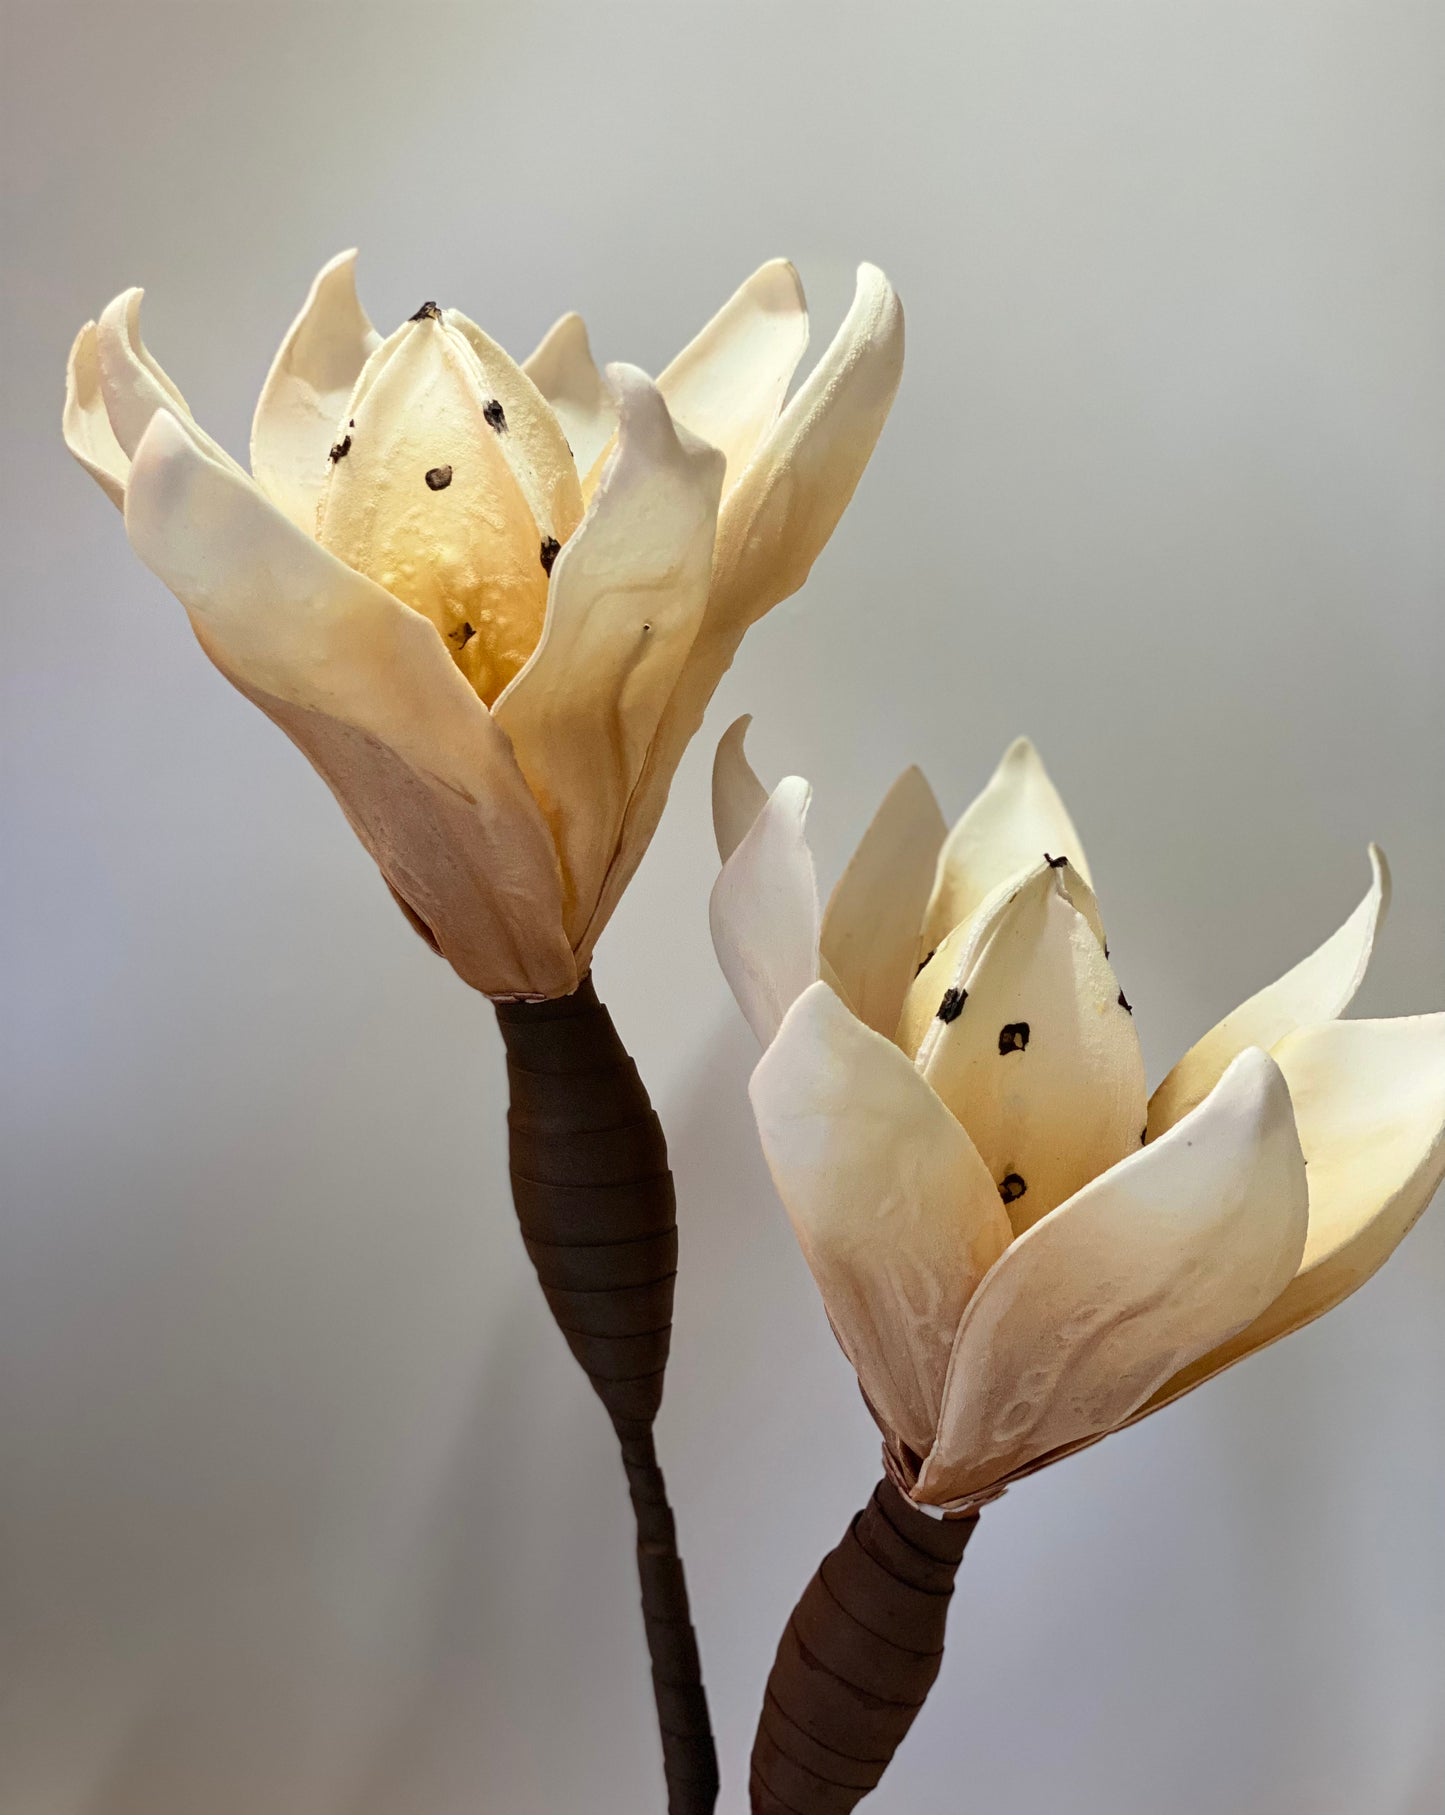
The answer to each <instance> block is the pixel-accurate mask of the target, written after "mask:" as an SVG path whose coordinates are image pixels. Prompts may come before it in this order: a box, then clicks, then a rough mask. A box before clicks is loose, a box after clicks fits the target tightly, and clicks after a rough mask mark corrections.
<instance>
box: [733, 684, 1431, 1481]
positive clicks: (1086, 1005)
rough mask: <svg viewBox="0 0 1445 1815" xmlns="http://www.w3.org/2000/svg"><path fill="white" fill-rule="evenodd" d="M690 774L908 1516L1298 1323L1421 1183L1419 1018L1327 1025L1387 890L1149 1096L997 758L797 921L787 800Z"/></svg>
mask: <svg viewBox="0 0 1445 1815" xmlns="http://www.w3.org/2000/svg"><path fill="white" fill-rule="evenodd" d="M746 724H747V721H746V720H740V721H739V723H738V724H737V725H735V726H733V728H732V729H731V730H730V731H729V732H728V733H727V734H726V736H725V737H724V739H723V742H722V744H721V746H720V748H719V751H718V758H717V763H716V766H715V770H714V818H715V822H716V827H717V836H718V848H719V853H720V855H721V857H722V860H723V868H722V872H721V874H720V876H719V878H718V882H717V885H716V888H715V889H714V892H713V900H712V925H713V936H714V940H715V942H716V945H717V950H718V955H719V958H720V960H721V963H722V967H723V970H724V972H725V973H726V975H727V978H728V981H729V983H730V984H731V986H732V989H733V992H734V994H735V995H736V997H737V999H738V1002H739V1004H740V1006H741V1007H742V1009H743V1011H744V1013H745V1014H746V1016H747V1018H748V1020H749V1021H750V1023H751V1024H752V1027H753V1029H754V1031H755V1032H756V1033H757V1035H758V1038H759V1040H760V1041H761V1042H762V1044H763V1046H764V1048H765V1051H764V1054H763V1057H762V1060H761V1061H760V1063H759V1064H758V1067H757V1069H756V1071H755V1072H754V1074H753V1077H752V1082H751V1087H750V1089H751V1097H752V1103H753V1108H754V1111H755V1114H756V1118H757V1123H758V1129H759V1133H760V1135H761V1139H762V1145H763V1149H764V1152H765V1154H766V1156H767V1160H768V1164H769V1167H770V1170H771V1172H772V1175H773V1178H774V1181H775V1182H776V1185H777V1188H778V1192H779V1195H780V1196H781V1198H782V1200H783V1203H784V1205H785V1206H786V1208H787V1211H788V1214H789V1216H790V1218H791V1220H792V1223H793V1227H794V1229H795V1231H796V1233H797V1236H798V1240H799V1242H800V1244H801V1246H802V1249H803V1252H804V1254H805V1256H806V1257H807V1260H808V1263H809V1266H810V1267H811V1269H812V1272H813V1275H814V1278H815V1279H816V1281H817V1284H818V1286H819V1288H820V1290H821V1292H822V1295H823V1299H824V1303H825V1306H826V1308H827V1312H828V1316H829V1318H830V1320H831V1322H832V1325H833V1329H834V1331H835V1332H836V1334H837V1337H838V1340H839V1342H840V1344H841V1345H842V1347H843V1349H844V1351H845V1353H846V1354H847V1356H848V1358H849V1360H850V1361H851V1362H852V1364H853V1367H854V1368H855V1370H856V1372H857V1375H858V1379H859V1382H860V1384H861V1386H862V1389H863V1393H864V1396H865V1398H866V1400H867V1402H868V1404H869V1406H870V1408H871V1410H872V1411H873V1414H874V1416H875V1418H876V1419H877V1421H878V1423H879V1425H880V1426H881V1428H882V1430H883V1432H884V1438H885V1445H884V1449H885V1460H886V1464H887V1467H888V1469H889V1472H890V1474H891V1476H892V1477H893V1479H894V1481H895V1482H896V1484H897V1485H899V1486H900V1487H901V1488H902V1489H903V1490H904V1491H905V1492H906V1493H907V1494H909V1496H910V1497H911V1498H912V1499H913V1500H914V1501H915V1502H916V1503H917V1504H919V1505H923V1506H929V1507H934V1508H939V1509H945V1510H950V1511H962V1510H968V1509H971V1508H973V1507H976V1506H977V1505H979V1504H981V1503H982V1502H983V1501H985V1500H987V1499H989V1498H992V1497H993V1496H994V1495H996V1494H997V1493H999V1492H1001V1491H1002V1489H1003V1488H1004V1487H1005V1486H1006V1485H1007V1484H1008V1483H1009V1482H1010V1481H1012V1480H1015V1479H1017V1478H1018V1477H1019V1476H1020V1475H1023V1474H1027V1473H1030V1472H1032V1471H1033V1470H1034V1469H1036V1468H1039V1467H1041V1466H1044V1465H1045V1464H1046V1463H1049V1462H1052V1461H1055V1460H1057V1459H1058V1458H1059V1457H1061V1456H1063V1455H1066V1454H1068V1453H1070V1452H1071V1451H1073V1450H1076V1449H1078V1448H1080V1447H1082V1446H1083V1445H1085V1444H1087V1443H1090V1442H1093V1441H1095V1440H1097V1439H1098V1438H1099V1437H1101V1436H1103V1435H1104V1434H1105V1433H1107V1432H1109V1431H1111V1430H1114V1429H1117V1428H1118V1427H1119V1426H1121V1425H1123V1424H1126V1423H1129V1422H1131V1421H1132V1420H1134V1419H1136V1418H1139V1417H1142V1416H1143V1415H1145V1414H1146V1413H1148V1412H1151V1411H1154V1410H1156V1409H1158V1408H1159V1407H1160V1406H1162V1405H1166V1404H1168V1403H1169V1402H1170V1401H1171V1400H1173V1399H1177V1398H1178V1397H1179V1396H1180V1394H1181V1393H1184V1392H1187V1391H1189V1390H1190V1389H1191V1388H1193V1387H1195V1386H1198V1385H1199V1384H1200V1383H1201V1382H1202V1381H1204V1380H1207V1379H1209V1378H1211V1377H1212V1376H1213V1375H1215V1374H1217V1373H1219V1372H1220V1370H1221V1369H1222V1368H1225V1367H1228V1366H1230V1365H1231V1364H1232V1363H1234V1362H1236V1361H1239V1360H1241V1359H1242V1358H1243V1357H1245V1356H1246V1355H1250V1354H1253V1353H1254V1352H1255V1351H1256V1350H1258V1349H1260V1348H1263V1347H1264V1346H1265V1344H1267V1343H1271V1342H1274V1341H1276V1340H1277V1339H1278V1338H1279V1337H1281V1336H1285V1335H1288V1334H1289V1333H1290V1332H1291V1331H1293V1330H1297V1329H1299V1328H1300V1327H1301V1326H1302V1325H1304V1324H1306V1323H1309V1322H1310V1321H1312V1320H1313V1319H1314V1318H1316V1317H1318V1316H1320V1315H1321V1313H1323V1312H1325V1311H1327V1310H1329V1309H1330V1308H1331V1307H1332V1306H1333V1305H1336V1304H1338V1303H1339V1302H1340V1300H1341V1299H1343V1298H1345V1297H1347V1296H1348V1295H1349V1294H1350V1293H1351V1292H1353V1291H1354V1290H1355V1288H1356V1287H1357V1286H1359V1285H1360V1284H1362V1283H1363V1281H1364V1280H1365V1279H1367V1278H1368V1277H1369V1276H1370V1274H1372V1273H1373V1272H1374V1271H1375V1270H1376V1268H1377V1267H1379V1266H1380V1265H1381V1264H1382V1263H1383V1262H1384V1261H1385V1259H1386V1258H1387V1257H1388V1256H1389V1255H1390V1254H1391V1252H1392V1251H1393V1250H1394V1248H1395V1247H1396V1245H1397V1244H1398V1243H1399V1242H1400V1240H1401V1239H1402V1238H1403V1236H1404V1235H1405V1233H1406V1231H1407V1230H1408V1229H1409V1228H1410V1227H1411V1225H1412V1224H1413V1223H1414V1221H1415V1219H1416V1218H1417V1217H1418V1216H1419V1215H1420V1213H1421V1211H1423V1209H1424V1208H1425V1206H1426V1204H1427V1203H1428V1202H1429V1200H1430V1198H1431V1196H1432V1195H1433V1193H1434V1191H1435V1189H1436V1187H1437V1186H1438V1184H1439V1183H1440V1179H1441V1176H1442V1173H1445V1014H1433V1015H1422V1016H1417V1017H1412V1018H1405V1019H1400V1020H1382V1021H1343V1020H1340V1019H1338V1017H1339V1015H1340V1014H1341V1013H1342V1012H1343V1010H1344V1009H1345V1008H1346V1006H1347V1005H1348V1003H1349V1002H1350V999H1351V998H1352V997H1353V995H1354V993H1355V991H1356V989H1357V988H1358V987H1359V984H1360V982H1361V980H1362V978H1363V976H1364V972H1365V966H1366V963H1367V962H1368V959H1369V956H1370V951H1371V948H1372V945H1373V943H1374V939H1375V935H1376V932H1377V930H1378V928H1379V925H1380V923H1381V920H1382V918H1383V915H1384V912H1385V909H1386V906H1387V902H1388V895H1389V878H1388V872H1387V870H1386V868H1385V864H1384V860H1383V858H1382V857H1381V855H1380V853H1379V852H1378V851H1377V850H1376V849H1375V848H1374V847H1371V852H1370V856H1371V863H1372V868H1373V876H1372V881H1371V884H1370V888H1369V891H1368V893H1367V894H1366V896H1365V898H1364V900H1363V901H1362V902H1361V903H1360V905H1359V907H1358V908H1356V910H1355V912H1354V913H1353V914H1352V915H1351V916H1350V917H1349V919H1348V920H1347V921H1346V922H1345V924H1344V925H1343V926H1342V927H1341V928H1340V929H1339V930H1338V931H1337V932H1336V933H1335V934H1334V935H1333V936H1332V937H1331V938H1329V939H1327V940H1326V941H1325V943H1324V944H1323V945H1322V946H1320V947H1319V949H1318V950H1316V951H1315V952H1313V953H1312V954H1311V955H1310V956H1309V957H1307V958H1305V959H1304V960H1303V961H1302V962H1301V963H1299V964H1298V965H1296V966H1295V968H1294V969H1293V970H1291V971H1289V972H1288V973H1287V974H1286V975H1285V976H1283V977H1281V978H1280V979H1278V981H1276V982H1274V983H1271V984H1269V985H1268V986H1266V987H1265V988H1263V989H1261V990H1260V991H1259V992H1258V993H1257V994H1256V995H1253V996H1251V997H1250V999H1249V1000H1248V1001H1247V1002H1245V1003H1244V1004H1243V1005H1242V1006H1241V1007H1239V1008H1237V1009H1235V1010H1234V1012H1233V1013H1232V1014H1230V1015H1228V1016H1227V1017H1226V1018H1225V1019H1224V1020H1223V1021H1221V1022H1220V1024H1219V1025H1218V1026H1217V1027H1215V1028H1214V1029H1212V1030H1211V1031H1210V1032H1208V1033H1206V1034H1205V1035H1204V1037H1203V1038H1202V1039H1200V1040H1199V1041H1198V1042H1197V1043H1196V1044H1195V1045H1194V1046H1193V1047H1191V1048H1190V1050H1189V1051H1188V1052H1187V1053H1186V1054H1185V1055H1184V1057H1183V1058H1182V1059H1181V1060H1180V1061H1179V1063H1178V1064H1177V1065H1176V1066H1175V1067H1174V1068H1173V1070H1172V1071H1171V1072H1170V1073H1169V1075H1168V1076H1167V1077H1166V1078H1165V1079H1164V1080H1163V1082H1162V1083H1161V1084H1160V1085H1159V1086H1158V1088H1157V1089H1156V1090H1155V1091H1154V1092H1153V1094H1152V1096H1151V1095H1149V1094H1148V1093H1147V1091H1146V1084H1145V1073H1144V1065H1143V1061H1142V1058H1141V1056H1140V1050H1139V1041H1138V1037H1137V1035H1136V1032H1135V1023H1134V1011H1133V1007H1132V1005H1131V1004H1130V1002H1129V1001H1128V999H1127V997H1126V996H1125V993H1124V991H1123V989H1122V988H1121V987H1120V985H1119V980H1118V978H1117V977H1116V976H1115V974H1114V971H1113V968H1112V965H1111V962H1110V956H1109V947H1108V944H1107V942H1106V940H1105V937H1104V929H1103V924H1102V921H1101V919H1100V914H1099V907H1098V903H1097V901H1096V900H1095V897H1094V893H1093V889H1092V887H1091V886H1090V881H1089V869H1088V864H1087V861H1086V859H1085V856H1084V852H1083V848H1082V845H1081V843H1080V840H1079V836H1078V833H1077V831H1076V830H1075V828H1074V825H1073V823H1072V821H1071V820H1070V818H1069V815H1068V813H1067V811H1066V809H1065V807H1064V805H1063V802H1062V800H1061V799H1060V798H1059V795H1058V793H1057V792H1056V790H1055V789H1054V787H1053V785H1052V783H1051V782H1050V780H1049V777H1048V775H1047V773H1046V772H1045V770H1044V767H1043V764H1042V763H1041V762H1040V760H1039V757H1038V755H1037V753H1036V752H1035V750H1034V748H1033V746H1032V745H1031V744H1030V743H1028V742H1027V740H1023V739H1021V740H1020V741H1019V742H1017V743H1016V744H1014V745H1013V746H1012V748H1011V749H1010V750H1009V751H1008V753H1007V755H1006V756H1005V757H1004V759H1003V761H1002V763H1001V764H1000V765H999V768H998V770H997V772H996V773H995V775H994V776H993V779H992V780H991V781H990V782H989V784H988V786H987V787H986V788H985V790H984V792H983V793H982V794H981V795H980V796H979V798H978V799H977V800H976V801H974V803H973V804H972V805H971V806H970V807H969V808H968V810H967V812H965V813H964V815H963V817H962V818H961V819H960V820H959V821H958V823H957V825H955V826H954V827H953V829H952V830H951V831H949V830H948V828H947V827H946V826H945V824H944V821H943V819H942V816H941V815H940V813H939V810H938V807H937V804H936V803H935V801H934V797H933V795H932V793H931V791H930V790H929V787H928V784H927V782H926V781H925V780H924V779H923V776H922V775H921V774H920V773H919V772H918V770H916V769H910V770H908V771H907V772H906V773H905V774H904V775H903V776H902V777H901V778H900V779H899V780H898V781H897V782H896V783H895V784H894V786H893V788H892V790H891V791H890V792H889V794H888V796H887V797H886V799H885V800H884V802H883V805H882V807H881V808H880V809H879V812H878V814H877V816H876V817H875V818H874V820H873V822H872V824H871V825H870V826H869V828H868V830H867V832H866V834H865V835H864V838H863V841H862V843H861V844H860V845H859V847H858V850H857V852H856V854H855V855H854V857H853V858H852V860H851V861H850V863H849V864H848V866H847V868H846V870H845V872H844V874H843V876H842V879H841V880H840V881H839V883H838V886H837V887H836V889H835V890H834V891H833V894H832V897H831V899H830V900H829V902H828V905H827V908H826V911H824V910H822V909H820V905H819V895H818V889H817V883H816V880H815V873H814V866H813V860H812V856H811V853H810V851H809V848H808V844H807V839H806V836H805V830H804V820H805V816H806V813H807V808H808V801H809V793H810V791H809V788H808V785H807V783H806V782H804V781H802V780H800V779H799V778H798V777H796V776H790V777H788V778H787V779H786V780H784V781H783V782H782V783H780V784H779V786H778V787H777V788H776V789H775V790H774V791H773V793H772V794H771V795H769V794H768V793H767V792H766V790H765V789H764V788H763V786H762V784H761V783H760V782H759V781H758V779H757V777H756V776H755V775H754V774H753V772H752V770H751V769H750V767H749V766H748V763H747V760H746V757H745V756H744V754H743V745H742V739H743V732H744V730H745V728H746Z"/></svg>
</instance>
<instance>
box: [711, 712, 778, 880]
mask: <svg viewBox="0 0 1445 1815" xmlns="http://www.w3.org/2000/svg"><path fill="white" fill-rule="evenodd" d="M752 722H753V721H752V715H751V713H744V714H743V716H742V717H741V718H738V719H734V720H733V722H732V724H730V725H729V726H728V728H727V730H726V731H724V732H723V734H722V737H721V738H720V739H719V740H718V747H717V755H716V756H715V757H714V758H713V764H712V829H713V835H714V837H715V838H716V839H717V854H718V861H719V862H721V863H726V862H727V860H728V858H729V857H731V856H732V854H733V852H734V851H735V850H736V849H737V848H738V846H739V845H740V844H741V843H742V841H743V838H744V836H745V835H746V833H747V830H748V827H749V826H750V825H751V824H752V823H753V821H754V820H755V819H756V818H757V816H758V814H759V813H761V812H762V810H763V808H764V807H765V806H766V805H767V799H768V791H767V789H766V788H765V787H764V786H763V784H762V783H761V782H760V781H759V780H758V778H757V776H756V775H755V774H754V773H753V766H752V764H751V763H750V762H749V761H748V759H747V756H746V754H745V753H744V750H743V740H744V738H745V737H746V736H747V734H748V726H749V725H750V724H752Z"/></svg>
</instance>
